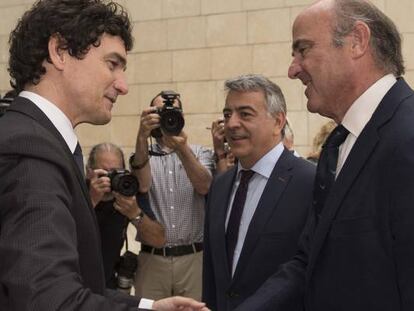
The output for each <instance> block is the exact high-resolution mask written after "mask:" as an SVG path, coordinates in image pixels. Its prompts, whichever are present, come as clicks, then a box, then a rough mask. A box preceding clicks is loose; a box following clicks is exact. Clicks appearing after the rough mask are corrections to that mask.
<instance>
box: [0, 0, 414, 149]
mask: <svg viewBox="0 0 414 311" xmlns="http://www.w3.org/2000/svg"><path fill="white" fill-rule="evenodd" d="M119 2H120V3H121V4H123V5H124V6H126V8H127V9H128V11H129V12H130V14H131V17H132V20H133V22H134V35H135V47H134V50H133V51H132V52H131V53H130V55H129V59H128V70H127V74H128V79H129V84H130V90H129V94H128V95H126V96H122V97H119V100H118V102H117V104H116V106H115V108H114V110H113V119H112V121H111V123H109V124H108V125H105V126H91V125H81V126H79V127H78V128H77V132H78V134H79V138H80V142H81V144H82V146H83V148H84V152H85V154H86V152H88V151H89V149H90V147H91V146H93V145H94V144H96V143H99V142H102V141H111V142H114V143H117V144H119V145H121V146H122V147H123V148H124V150H125V151H126V152H127V153H129V152H131V151H132V150H133V148H134V144H135V137H136V132H137V129H138V124H139V114H140V112H141V110H142V109H143V107H147V106H148V104H149V101H150V100H151V98H152V97H153V96H154V95H155V94H157V93H158V92H159V91H160V90H163V89H174V90H176V91H178V92H179V93H181V97H182V100H183V106H184V110H185V119H186V127H185V131H186V132H187V134H188V136H189V141H190V142H191V143H198V144H203V145H208V146H211V136H210V131H209V130H207V129H206V127H208V126H210V125H211V122H212V121H213V120H214V119H215V118H217V117H218V116H220V115H221V110H222V108H223V105H224V93H223V81H224V80H225V79H227V78H230V77H234V76H236V75H239V74H243V73H261V74H264V75H266V76H268V77H270V78H271V79H272V80H273V81H274V82H276V83H277V84H279V85H280V86H281V88H282V90H283V92H284V94H285V97H286V100H287V105H288V117H289V120H290V123H291V124H292V127H293V130H294V133H295V145H296V149H297V150H298V151H299V153H301V154H303V155H306V154H307V153H308V151H309V146H310V144H311V143H312V138H313V135H314V134H315V133H316V131H317V130H318V128H319V126H320V125H321V124H323V123H324V122H325V121H326V120H325V119H323V118H321V117H319V116H317V115H314V114H309V113H308V112H307V111H306V98H305V97H304V95H303V91H304V89H303V87H302V85H301V83H300V81H291V80H289V79H288V78H287V69H288V66H289V63H290V61H291V56H290V53H291V49H290V46H291V25H292V23H293V20H294V19H295V17H296V15H297V14H298V13H299V12H300V11H301V10H302V9H303V7H304V6H306V5H308V4H310V3H311V2H312V1H310V0H120V1H119ZM373 2H374V3H375V4H376V5H377V6H378V7H379V8H380V9H381V10H383V11H384V12H385V13H386V14H387V15H388V16H390V17H391V18H392V19H393V20H394V21H395V22H396V24H397V26H398V27H399V30H400V32H401V33H402V35H403V38H404V43H403V48H404V56H405V60H406V69H407V73H406V76H405V78H406V79H407V80H408V82H409V83H411V85H414V56H413V55H412V54H411V55H410V54H409V51H410V50H414V23H413V22H412V16H413V14H414V2H413V1H411V0H398V1H397V0H377V1H373ZM32 3H33V1H32V0H0V92H1V94H4V92H5V91H6V90H8V89H9V88H10V86H9V77H8V73H7V60H8V34H9V32H10V30H11V29H13V27H14V26H15V24H16V21H17V19H18V18H19V16H21V15H22V13H23V12H24V11H25V10H26V9H27V8H28V7H30V5H31V4H32Z"/></svg>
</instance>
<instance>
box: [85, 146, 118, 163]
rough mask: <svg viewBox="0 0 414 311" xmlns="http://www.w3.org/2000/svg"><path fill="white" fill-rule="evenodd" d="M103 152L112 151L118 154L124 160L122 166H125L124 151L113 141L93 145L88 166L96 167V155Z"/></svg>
mask: <svg viewBox="0 0 414 311" xmlns="http://www.w3.org/2000/svg"><path fill="white" fill-rule="evenodd" d="M101 152H111V153H113V154H115V155H117V156H118V158H119V159H120V160H121V162H122V168H125V159H124V153H123V152H122V150H121V148H120V147H118V146H117V145H115V144H112V143H100V144H97V145H95V146H93V147H92V149H91V151H90V152H89V156H88V162H87V167H88V168H91V169H96V168H97V167H96V157H97V155H98V154H99V153H101Z"/></svg>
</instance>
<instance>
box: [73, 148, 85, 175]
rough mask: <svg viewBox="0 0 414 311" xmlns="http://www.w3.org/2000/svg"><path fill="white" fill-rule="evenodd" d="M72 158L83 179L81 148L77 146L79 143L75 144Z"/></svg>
mask: <svg viewBox="0 0 414 311" xmlns="http://www.w3.org/2000/svg"><path fill="white" fill-rule="evenodd" d="M73 157H74V158H75V162H76V164H77V165H78V168H79V171H80V172H81V173H82V176H83V177H85V171H84V170H83V155H82V148H81V146H80V145H79V142H78V143H77V144H76V148H75V151H74V152H73Z"/></svg>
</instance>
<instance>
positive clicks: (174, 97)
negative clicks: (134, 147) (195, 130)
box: [138, 91, 185, 139]
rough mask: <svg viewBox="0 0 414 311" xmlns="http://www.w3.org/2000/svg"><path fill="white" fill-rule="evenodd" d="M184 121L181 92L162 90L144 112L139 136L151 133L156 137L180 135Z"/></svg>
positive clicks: (143, 136) (144, 136) (145, 136)
mask: <svg viewBox="0 0 414 311" xmlns="http://www.w3.org/2000/svg"><path fill="white" fill-rule="evenodd" d="M161 100H162V103H163V105H162V106H161V105H160V102H161ZM177 105H178V106H177ZM184 123H185V121H184V117H183V114H182V110H181V102H180V94H178V93H176V92H174V91H162V92H161V93H160V94H159V95H157V96H156V97H155V99H154V100H153V101H152V106H151V107H149V108H147V109H145V110H144V111H143V112H142V114H141V124H140V129H139V133H138V136H140V137H142V138H145V139H146V138H148V137H149V136H150V135H151V136H152V137H154V138H161V137H163V136H178V135H179V134H180V133H181V131H182V129H183V127H184Z"/></svg>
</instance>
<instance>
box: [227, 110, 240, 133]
mask: <svg viewBox="0 0 414 311" xmlns="http://www.w3.org/2000/svg"><path fill="white" fill-rule="evenodd" d="M239 126H240V119H239V117H238V116H237V113H232V114H231V115H230V116H228V117H227V119H225V121H224V130H226V129H227V130H232V129H234V128H237V127H239Z"/></svg>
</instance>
